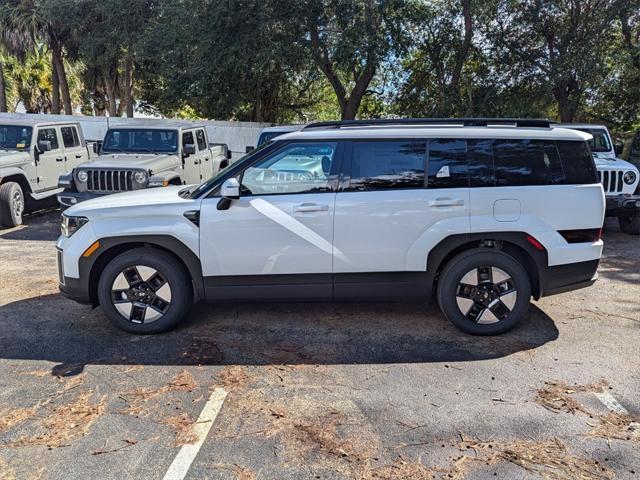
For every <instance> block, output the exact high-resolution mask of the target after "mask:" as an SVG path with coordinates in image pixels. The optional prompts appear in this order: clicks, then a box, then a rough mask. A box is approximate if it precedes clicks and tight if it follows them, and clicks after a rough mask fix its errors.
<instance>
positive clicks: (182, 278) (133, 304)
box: [98, 248, 193, 334]
mask: <svg viewBox="0 0 640 480" xmlns="http://www.w3.org/2000/svg"><path fill="white" fill-rule="evenodd" d="M98 299H99V301H100V305H101V306H102V309H103V310H104V312H105V314H106V315H107V317H109V320H111V322H112V323H113V324H114V325H115V326H116V327H118V328H121V329H122V330H126V331H127V332H131V333H143V334H145V333H160V332H164V331H167V330H169V329H171V328H173V327H174V326H175V325H176V324H177V323H178V322H179V321H180V320H181V319H182V318H183V317H184V315H185V314H186V313H187V311H188V310H189V307H190V306H191V304H192V302H193V295H192V291H191V282H190V280H189V276H188V274H187V272H186V271H185V269H184V267H183V266H182V265H181V264H180V263H179V262H178V261H177V260H176V259H175V258H174V257H172V256H171V255H170V254H168V253H166V252H163V251H162V250H158V249H154V248H136V249H134V250H130V251H128V252H124V253H122V254H120V255H118V256H117V257H115V258H114V259H113V260H111V262H109V263H108V264H107V266H106V268H105V269H104V270H103V271H102V275H101V276H100V280H99V282H98Z"/></svg>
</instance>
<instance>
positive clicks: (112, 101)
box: [104, 75, 118, 117]
mask: <svg viewBox="0 0 640 480" xmlns="http://www.w3.org/2000/svg"><path fill="white" fill-rule="evenodd" d="M104 90H105V93H106V95H107V108H108V111H109V116H110V117H116V116H117V115H118V110H117V106H116V86H115V82H112V81H111V79H110V78H108V76H107V75H105V76H104Z"/></svg>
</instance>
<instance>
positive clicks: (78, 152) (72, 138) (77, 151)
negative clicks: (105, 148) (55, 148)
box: [60, 125, 89, 175]
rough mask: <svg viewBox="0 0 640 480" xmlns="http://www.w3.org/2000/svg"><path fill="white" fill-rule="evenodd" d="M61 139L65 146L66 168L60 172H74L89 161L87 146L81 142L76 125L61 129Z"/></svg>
mask: <svg viewBox="0 0 640 480" xmlns="http://www.w3.org/2000/svg"><path fill="white" fill-rule="evenodd" d="M60 137H61V138H62V144H63V146H64V167H63V169H62V170H63V171H62V172H60V175H62V174H63V173H65V172H69V171H71V170H73V168H74V167H75V166H77V165H79V164H81V163H83V162H86V161H88V160H89V153H88V151H87V148H86V146H85V145H84V144H83V143H82V142H81V141H80V136H79V135H78V128H77V127H76V126H75V125H69V126H65V127H60Z"/></svg>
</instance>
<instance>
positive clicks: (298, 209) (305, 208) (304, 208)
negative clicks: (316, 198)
mask: <svg viewBox="0 0 640 480" xmlns="http://www.w3.org/2000/svg"><path fill="white" fill-rule="evenodd" d="M328 210H329V205H321V204H319V203H301V204H300V205H296V206H294V207H293V212H294V213H305V212H326V211H328Z"/></svg>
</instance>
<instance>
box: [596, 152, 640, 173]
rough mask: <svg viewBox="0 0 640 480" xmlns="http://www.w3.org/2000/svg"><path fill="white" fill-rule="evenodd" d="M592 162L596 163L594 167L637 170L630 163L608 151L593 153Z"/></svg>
mask: <svg viewBox="0 0 640 480" xmlns="http://www.w3.org/2000/svg"><path fill="white" fill-rule="evenodd" d="M593 162H594V163H595V164H596V168H619V169H627V170H634V171H637V170H638V169H637V168H636V167H635V166H634V165H633V164H631V163H629V162H627V161H626V160H622V159H621V158H616V156H615V155H613V154H608V153H594V154H593Z"/></svg>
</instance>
